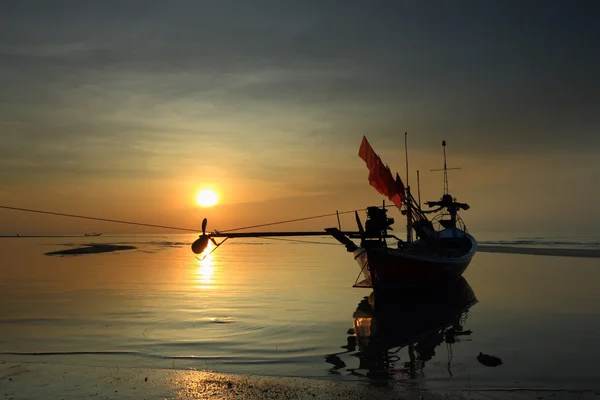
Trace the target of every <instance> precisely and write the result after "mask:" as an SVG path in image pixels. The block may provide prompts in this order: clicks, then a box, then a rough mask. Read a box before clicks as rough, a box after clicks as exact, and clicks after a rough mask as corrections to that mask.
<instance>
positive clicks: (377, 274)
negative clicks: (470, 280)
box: [355, 234, 477, 291]
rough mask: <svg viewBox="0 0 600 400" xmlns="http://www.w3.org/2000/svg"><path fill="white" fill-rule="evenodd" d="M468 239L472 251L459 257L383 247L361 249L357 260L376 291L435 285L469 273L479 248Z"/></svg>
mask: <svg viewBox="0 0 600 400" xmlns="http://www.w3.org/2000/svg"><path fill="white" fill-rule="evenodd" d="M467 237H468V239H469V240H470V241H471V248H470V249H469V251H467V252H466V253H464V254H462V255H460V256H459V257H449V256H440V255H433V254H428V253H420V252H416V251H413V250H411V249H396V248H389V247H381V248H370V249H362V248H361V249H359V250H357V251H356V252H355V253H356V255H355V259H356V260H357V261H358V263H359V266H360V267H361V269H362V270H363V273H364V275H365V278H366V279H365V280H366V281H370V284H371V285H370V286H371V287H373V289H374V290H375V291H384V290H392V291H393V290H394V289H396V288H399V287H403V288H406V287H421V286H431V285H435V284H439V283H443V282H446V281H449V280H453V279H456V278H458V277H460V276H461V275H462V274H463V273H464V272H465V270H466V269H467V267H468V266H469V264H470V263H471V260H472V258H473V256H474V255H475V252H476V249H477V242H476V241H475V239H474V238H473V237H471V236H470V235H468V234H467ZM363 286H365V287H368V286H369V285H363Z"/></svg>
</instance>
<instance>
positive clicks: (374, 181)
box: [192, 135, 477, 293]
mask: <svg viewBox="0 0 600 400" xmlns="http://www.w3.org/2000/svg"><path fill="white" fill-rule="evenodd" d="M405 142H406V135H405ZM442 147H443V150H444V168H443V169H440V170H432V171H443V173H444V192H443V194H442V196H441V198H440V200H437V201H427V202H425V204H426V205H427V207H428V209H427V210H423V208H422V207H421V203H420V199H419V201H417V200H415V198H414V196H413V195H412V194H411V191H410V186H408V185H404V182H403V181H402V180H401V179H400V176H399V175H398V173H396V177H395V178H394V177H393V176H392V173H391V171H390V168H389V167H388V166H387V165H385V164H384V163H383V162H382V161H381V158H380V157H379V156H378V155H377V154H376V153H375V151H374V150H373V148H372V147H371V145H370V144H369V142H368V140H367V138H366V137H363V140H362V143H361V145H360V149H359V156H360V157H361V158H362V159H363V160H364V161H365V163H366V165H367V168H368V169H369V183H370V185H371V186H373V187H374V188H375V189H376V190H377V191H378V192H379V193H381V194H382V195H384V196H386V197H387V198H388V199H389V200H390V201H391V202H392V203H393V204H394V206H396V207H398V209H400V210H401V213H402V215H403V216H405V217H406V230H407V237H406V240H402V239H400V238H398V237H397V236H395V235H394V234H393V233H391V232H392V227H391V226H392V225H393V224H394V219H393V218H388V216H387V212H388V208H389V207H386V205H385V200H384V202H383V205H382V206H371V207H367V208H366V214H367V218H366V221H365V224H364V227H363V223H362V221H361V218H360V216H359V215H358V212H357V211H355V218H356V223H357V230H356V231H342V230H341V227H339V226H338V227H331V228H326V229H325V232H323V231H317V232H293V231H287V232H219V231H214V232H212V233H208V234H207V233H206V225H207V220H206V219H204V220H203V221H202V235H201V236H200V237H199V238H198V239H197V240H196V241H195V242H194V243H193V244H192V251H193V252H194V253H196V254H202V253H203V252H204V251H205V250H206V249H207V246H208V243H209V241H211V242H212V243H213V244H214V245H215V246H214V248H213V249H212V251H214V250H216V249H217V248H218V247H219V246H220V245H221V244H223V243H224V242H225V240H227V239H230V238H242V237H244V238H247V237H277V236H323V235H325V234H329V235H331V236H332V237H334V238H335V239H336V240H337V241H338V242H340V243H342V244H343V245H344V246H345V247H346V250H347V251H348V252H350V253H352V255H353V258H354V259H355V260H356V261H357V262H358V265H359V267H360V274H359V278H357V279H356V282H355V283H354V287H363V288H373V289H374V290H375V291H376V292H380V293H385V292H396V291H397V289H398V288H399V287H402V288H408V287H422V286H431V285H433V284H437V283H440V282H445V281H448V280H453V279H456V278H458V277H460V276H461V275H462V273H463V272H464V271H465V270H466V269H467V267H468V266H469V263H470V262H471V259H472V258H473V256H474V255H475V252H476V251H477V241H476V240H475V238H474V237H473V236H472V235H471V234H469V232H468V231H467V228H466V225H465V224H464V222H463V220H462V219H461V218H460V216H459V215H458V213H459V211H460V210H468V209H469V205H468V204H466V203H459V202H457V201H456V199H455V198H454V197H452V196H451V195H450V193H449V192H448V169H450V168H447V164H446V141H443V142H442ZM406 160H407V162H406V164H407V177H408V153H407V157H406ZM417 176H418V175H417ZM407 181H408V178H407ZM419 192H420V190H419ZM419 197H420V195H419ZM430 216H431V217H430ZM413 234H414V235H413ZM413 237H414V239H413ZM217 238H223V240H222V241H221V242H220V243H217V242H216V240H215V239H217ZM353 239H355V240H356V239H358V240H360V242H359V244H357V243H355V242H354V240H353ZM388 242H390V243H394V244H390V243H388Z"/></svg>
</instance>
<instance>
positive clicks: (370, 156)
mask: <svg viewBox="0 0 600 400" xmlns="http://www.w3.org/2000/svg"><path fill="white" fill-rule="evenodd" d="M358 155H359V157H360V158H362V159H363V160H364V161H365V163H366V164H367V167H368V168H369V184H370V185H371V186H373V187H374V188H375V189H376V190H377V191H378V192H379V193H381V194H382V195H384V196H387V198H388V199H390V200H391V201H392V202H393V203H394V204H395V205H397V206H398V207H402V201H403V200H404V198H405V194H404V184H403V183H402V180H400V177H399V176H398V174H396V179H395V180H394V177H393V176H392V172H391V171H390V167H388V166H387V165H384V164H383V162H382V161H381V159H380V158H379V156H378V155H377V154H376V153H375V151H374V150H373V148H372V147H371V145H370V144H369V141H368V140H367V138H366V137H365V136H363V139H362V143H361V144H360V149H359V151H358Z"/></svg>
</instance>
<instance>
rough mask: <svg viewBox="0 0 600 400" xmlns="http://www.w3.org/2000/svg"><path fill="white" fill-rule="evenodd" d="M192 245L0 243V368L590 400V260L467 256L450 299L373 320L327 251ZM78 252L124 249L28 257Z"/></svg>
mask: <svg viewBox="0 0 600 400" xmlns="http://www.w3.org/2000/svg"><path fill="white" fill-rule="evenodd" d="M194 238H195V236H192V235H187V236H186V235H163V236H135V237H126V236H122V237H119V236H116V237H100V238H92V239H90V238H42V239H40V238H35V239H34V238H32V239H24V238H20V239H0V251H1V254H2V260H1V261H0V352H2V353H3V354H1V355H0V359H1V360H11V361H12V360H19V361H31V362H54V363H67V364H80V365H104V366H116V365H120V366H144V367H157V368H196V369H209V370H214V371H219V372H232V373H251V374H259V375H282V376H302V377H313V378H326V379H365V380H367V379H375V378H376V379H398V380H417V381H419V382H421V383H425V384H428V385H441V386H445V387H450V386H456V387H465V386H467V385H471V386H472V387H488V388H489V387H503V388H511V387H532V388H549V389H581V390H600V383H599V382H600V379H599V378H600V346H599V345H598V344H597V339H598V337H600V301H599V300H600V291H599V290H598V282H599V278H600V268H599V267H600V265H599V261H598V260H597V259H575V258H561V257H543V256H525V255H512V254H486V253H479V254H477V255H476V257H475V259H474V260H473V262H472V264H471V266H470V267H469V269H468V270H467V273H466V274H465V278H466V283H465V285H463V287H461V288H460V289H457V290H456V291H454V292H451V293H447V294H446V295H445V296H446V297H439V296H438V297H437V298H435V299H432V298H427V296H425V297H422V298H421V299H419V300H412V301H411V302H410V307H409V308H407V305H406V304H404V306H403V307H398V308H397V309H392V310H390V311H388V312H387V313H386V317H385V319H382V318H380V319H379V320H378V321H377V322H373V320H370V319H369V317H370V315H369V312H368V311H369V310H368V305H367V304H368V303H367V302H366V301H362V300H363V298H364V297H365V296H368V295H369V294H370V290H369V289H355V288H352V284H353V283H354V281H355V279H356V277H357V275H358V272H359V271H358V267H357V265H356V264H355V263H354V261H353V260H352V258H351V256H350V255H349V254H348V253H346V252H345V251H344V248H343V247H342V246H334V245H319V244H296V243H288V242H279V241H266V240H262V241H259V240H254V241H251V240H244V241H237V242H232V243H230V242H228V243H227V244H225V245H224V246H223V247H221V248H220V249H219V250H217V251H216V252H214V253H213V254H212V255H211V256H210V257H209V258H208V259H206V260H204V261H198V260H197V259H196V258H195V257H194V255H193V254H192V253H191V251H190V249H189V246H188V243H191V241H192V240H193V239H194ZM90 240H93V241H94V242H104V243H123V244H133V245H135V246H137V250H129V251H122V252H116V253H105V254H90V255H81V256H65V257H56V256H46V255H44V253H45V252H48V251H54V250H60V249H64V248H68V246H66V245H68V244H70V245H78V244H83V243H88V242H90ZM319 240H321V239H319ZM471 290H472V293H474V294H475V296H476V298H477V300H478V301H477V302H476V304H474V305H473V304H472V303H473V302H472V301H471V300H473V299H471V298H469V293H471V292H470V291H471ZM361 301H362V303H361ZM359 304H361V305H360V306H359ZM467 310H468V312H467ZM361 318H362V319H361ZM355 323H356V324H357V328H356V330H355V332H356V333H357V334H360V335H364V334H369V333H371V334H374V333H375V331H376V330H378V331H379V333H380V334H381V335H383V336H381V335H380V337H384V339H381V340H379V341H375V340H367V339H366V338H362V339H361V338H359V339H358V340H357V338H356V337H355V336H353V335H349V334H348V330H349V329H351V328H353V324H355ZM375 324H377V326H376V325H375ZM444 328H445V329H444ZM369 330H370V331H369ZM459 332H462V334H461V333H459ZM448 342H450V343H448ZM419 343H420V344H419ZM408 344H415V346H408ZM480 352H483V353H485V354H491V355H494V356H497V357H500V358H501V359H502V361H503V365H501V366H498V367H487V366H484V365H482V364H481V363H480V362H479V361H478V360H477V355H478V354H479V353H480ZM8 353H13V354H8ZM14 353H19V354H14Z"/></svg>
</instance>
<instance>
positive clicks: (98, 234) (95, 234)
mask: <svg viewBox="0 0 600 400" xmlns="http://www.w3.org/2000/svg"><path fill="white" fill-rule="evenodd" d="M100 235H102V233H96V232H93V233H86V234H85V235H84V236H100Z"/></svg>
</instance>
